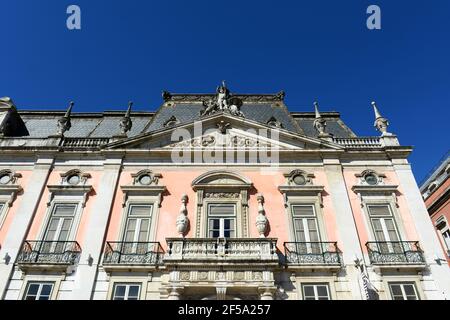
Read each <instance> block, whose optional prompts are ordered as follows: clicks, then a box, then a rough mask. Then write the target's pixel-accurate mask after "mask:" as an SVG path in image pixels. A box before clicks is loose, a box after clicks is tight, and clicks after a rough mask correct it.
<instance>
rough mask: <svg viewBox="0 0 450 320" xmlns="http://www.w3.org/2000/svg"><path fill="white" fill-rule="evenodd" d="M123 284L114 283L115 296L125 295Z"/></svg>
mask: <svg viewBox="0 0 450 320" xmlns="http://www.w3.org/2000/svg"><path fill="white" fill-rule="evenodd" d="M125 289H126V288H125V286H124V285H116V290H115V292H114V296H115V297H124V296H125Z"/></svg>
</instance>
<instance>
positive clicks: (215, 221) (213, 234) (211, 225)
mask: <svg viewBox="0 0 450 320" xmlns="http://www.w3.org/2000/svg"><path fill="white" fill-rule="evenodd" d="M208 236H209V237H210V238H234V237H235V236H236V205H235V204H232V203H210V204H209V205H208Z"/></svg>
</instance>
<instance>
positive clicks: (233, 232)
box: [0, 83, 450, 300]
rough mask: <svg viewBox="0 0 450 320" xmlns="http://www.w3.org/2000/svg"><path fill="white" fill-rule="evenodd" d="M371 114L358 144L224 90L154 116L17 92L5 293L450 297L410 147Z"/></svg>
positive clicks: (174, 101) (6, 191)
mask: <svg viewBox="0 0 450 320" xmlns="http://www.w3.org/2000/svg"><path fill="white" fill-rule="evenodd" d="M311 109H313V108H311ZM373 109H374V111H375V127H376V129H378V131H379V133H380V135H379V136H373V137H359V136H357V135H356V134H355V133H354V132H353V131H352V130H351V129H350V128H349V127H348V126H347V125H346V124H345V123H344V122H343V121H342V119H341V118H340V115H339V113H337V112H322V113H321V112H320V111H319V106H318V104H315V105H314V109H313V112H290V111H288V108H287V106H286V105H285V103H284V93H283V92H280V93H277V94H232V93H231V92H230V91H229V89H228V88H227V87H226V85H225V84H224V83H223V84H222V85H221V86H219V87H218V88H217V90H216V92H215V93H212V94H171V93H169V92H164V93H163V103H162V105H161V106H160V107H159V109H158V110H157V111H156V112H133V111H131V105H130V107H129V108H128V110H127V111H126V112H125V111H124V112H122V113H119V112H103V113H76V112H72V104H71V106H70V107H69V109H68V110H67V111H65V112H55V111H45V110H42V111H22V110H17V109H16V107H15V106H14V104H13V102H12V101H11V99H9V98H2V99H1V100H0V132H1V137H0V228H1V229H0V246H1V247H0V294H1V295H2V298H3V299H12V300H17V299H27V300H35V299H40V300H44V299H58V300H59V299H61V300H64V299H95V300H106V299H116V300H125V299H129V300H131V299H265V300H271V299H333V300H334V299H355V300H361V299H363V300H364V299H448V298H450V269H449V267H448V265H447V264H446V263H444V264H443V263H441V261H440V260H442V259H445V256H444V252H443V250H442V248H441V244H440V242H439V239H438V236H437V234H436V232H435V230H434V228H433V225H432V223H431V221H430V219H429V216H428V213H427V209H426V207H425V204H424V202H423V199H422V196H421V192H420V190H419V188H418V186H417V183H416V181H415V178H414V176H413V173H412V171H411V167H410V164H409V163H408V160H407V157H408V155H409V154H410V153H411V151H412V148H411V147H408V146H402V145H400V144H399V141H398V139H397V137H396V136H395V135H394V134H392V133H389V132H388V128H387V126H388V122H387V119H386V118H384V117H383V116H382V115H381V114H380V112H379V111H378V108H377V106H376V105H375V103H373ZM368 123H369V120H368Z"/></svg>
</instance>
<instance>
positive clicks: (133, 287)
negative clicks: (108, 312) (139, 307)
mask: <svg viewBox="0 0 450 320" xmlns="http://www.w3.org/2000/svg"><path fill="white" fill-rule="evenodd" d="M140 292H141V285H140V284H138V283H116V284H115V285H114V293H113V300H139V295H140Z"/></svg>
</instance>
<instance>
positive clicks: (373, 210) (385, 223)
mask: <svg viewBox="0 0 450 320" xmlns="http://www.w3.org/2000/svg"><path fill="white" fill-rule="evenodd" d="M368 210H369V215H370V222H371V224H372V228H373V231H374V235H375V240H376V241H377V242H378V248H379V250H380V251H381V252H385V253H399V252H403V248H402V245H401V243H400V237H399V233H398V230H397V226H396V223H395V219H394V216H393V215H392V212H391V209H390V207H389V205H369V206H368Z"/></svg>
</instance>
